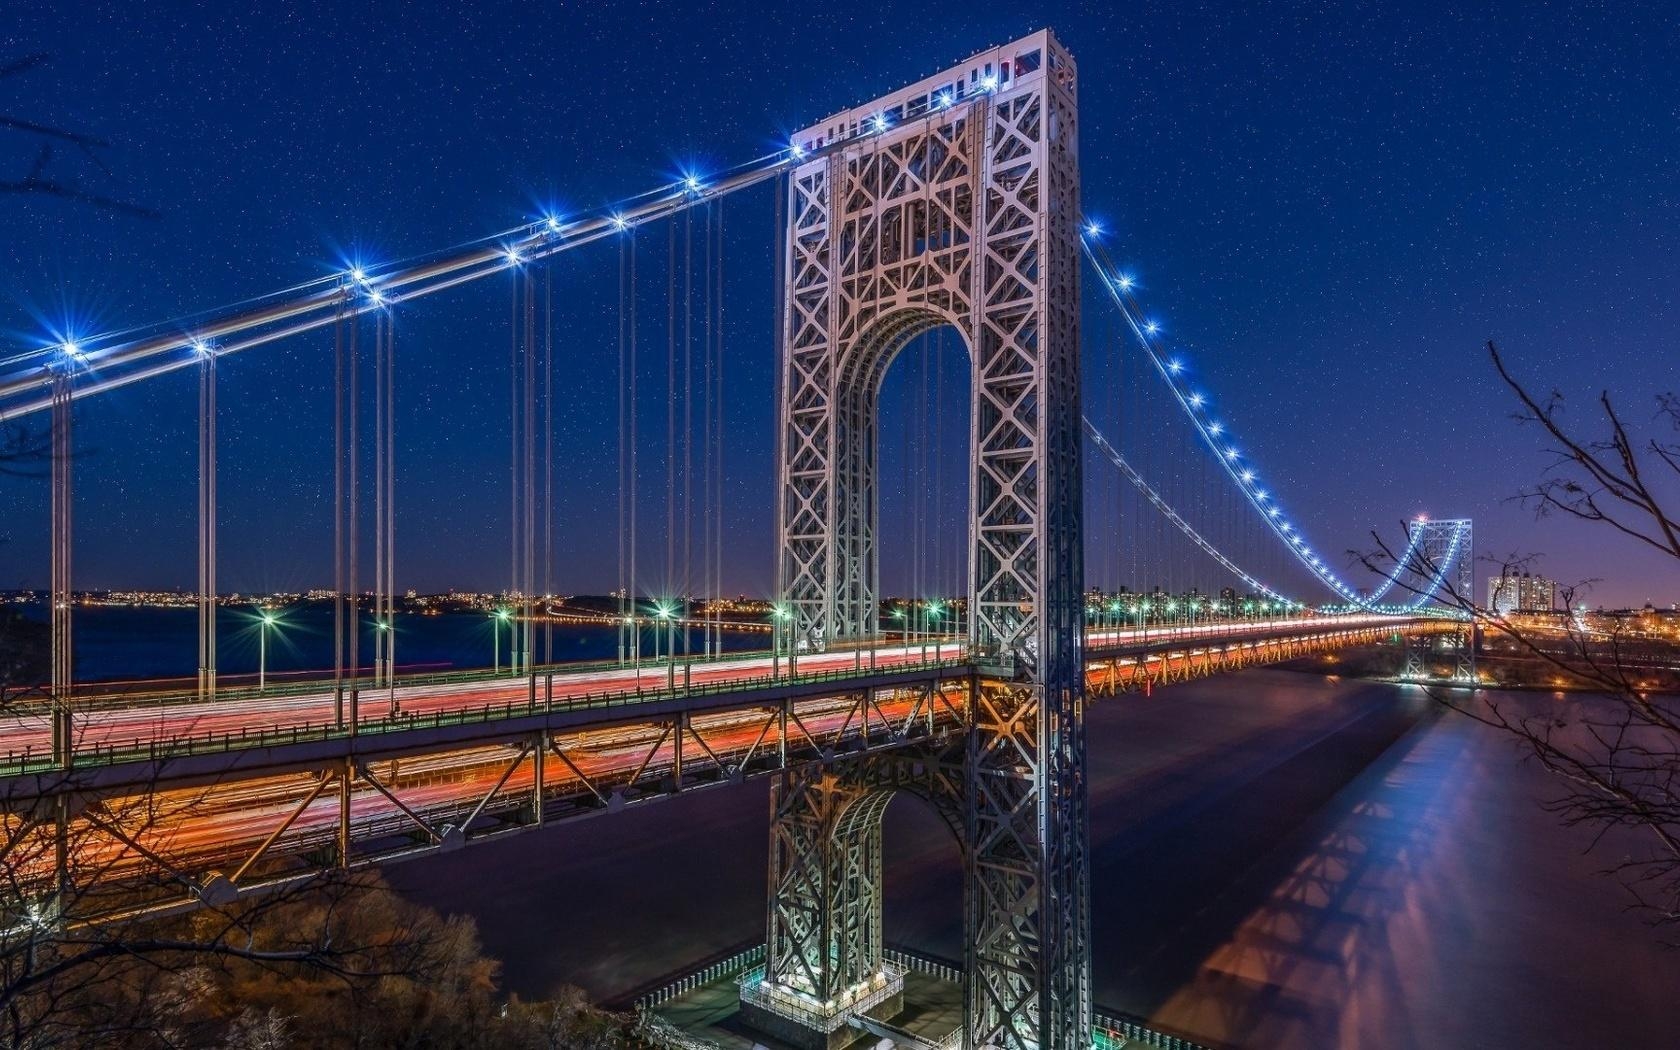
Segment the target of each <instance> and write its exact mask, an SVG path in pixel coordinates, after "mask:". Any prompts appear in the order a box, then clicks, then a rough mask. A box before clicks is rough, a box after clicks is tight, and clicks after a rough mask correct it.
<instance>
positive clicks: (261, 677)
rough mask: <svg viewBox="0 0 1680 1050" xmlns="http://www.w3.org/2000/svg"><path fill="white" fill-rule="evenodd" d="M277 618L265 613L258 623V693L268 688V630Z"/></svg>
mask: <svg viewBox="0 0 1680 1050" xmlns="http://www.w3.org/2000/svg"><path fill="white" fill-rule="evenodd" d="M274 623H275V616H274V614H273V613H271V612H266V611H265V612H263V614H262V616H261V619H260V620H259V621H258V623H257V692H259V693H260V692H262V691H263V690H265V689H267V688H268V629H269V628H270V627H273V626H274Z"/></svg>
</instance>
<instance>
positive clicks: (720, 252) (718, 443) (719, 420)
mask: <svg viewBox="0 0 1680 1050" xmlns="http://www.w3.org/2000/svg"><path fill="white" fill-rule="evenodd" d="M716 207H717V259H716V264H715V265H714V266H713V267H712V271H713V273H714V274H715V275H716V279H717V334H716V336H715V337H714V338H713V340H712V347H713V351H714V352H715V353H716V354H717V412H716V414H715V415H714V416H713V423H714V424H715V426H716V427H717V433H716V435H715V436H714V437H713V440H712V449H713V451H714V454H715V455H716V456H717V472H716V476H717V480H716V482H715V485H716V497H717V518H716V524H715V526H714V527H713V529H712V542H713V543H714V544H715V545H716V547H717V551H716V554H715V556H714V559H713V560H714V563H715V564H716V565H717V585H716V587H715V588H714V589H713V594H714V595H716V596H718V597H722V595H723V512H724V507H725V503H724V500H723V466H724V451H725V449H726V448H727V447H728V443H727V441H726V439H725V435H724V428H723V401H724V386H723V345H724V344H723V299H724V284H723V256H724V249H723V198H722V197H719V198H718V200H717V205H716ZM714 649H715V651H716V652H717V654H718V655H719V656H722V655H723V611H722V610H721V609H720V610H718V614H717V641H716V643H715V645H714Z"/></svg>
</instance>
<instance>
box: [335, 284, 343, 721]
mask: <svg viewBox="0 0 1680 1050" xmlns="http://www.w3.org/2000/svg"><path fill="white" fill-rule="evenodd" d="M345 316H346V313H345V306H344V304H343V303H340V305H339V309H338V316H337V317H336V318H335V319H334V321H333V703H334V708H335V713H336V720H337V721H338V722H340V723H342V722H343V721H344V711H343V707H344V596H345V579H344V538H345V537H344V351H345V346H344V337H345V331H344V325H345Z"/></svg>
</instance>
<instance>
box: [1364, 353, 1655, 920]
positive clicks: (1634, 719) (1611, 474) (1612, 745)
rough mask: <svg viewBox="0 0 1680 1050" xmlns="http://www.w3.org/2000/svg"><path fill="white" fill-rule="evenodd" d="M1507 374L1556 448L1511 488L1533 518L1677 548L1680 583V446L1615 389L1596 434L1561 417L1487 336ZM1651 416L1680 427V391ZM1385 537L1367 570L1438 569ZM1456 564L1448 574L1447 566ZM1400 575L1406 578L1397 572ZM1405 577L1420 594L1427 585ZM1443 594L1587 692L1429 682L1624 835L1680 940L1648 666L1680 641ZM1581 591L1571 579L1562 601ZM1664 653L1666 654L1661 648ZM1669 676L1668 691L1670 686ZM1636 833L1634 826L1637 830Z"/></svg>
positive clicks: (1563, 801)
mask: <svg viewBox="0 0 1680 1050" xmlns="http://www.w3.org/2000/svg"><path fill="white" fill-rule="evenodd" d="M1487 349H1488V354H1489V357H1490V358H1491V360H1492V363H1493V367H1494V369H1495V370H1496V371H1497V372H1498V374H1499V377H1500V379H1501V380H1502V381H1503V382H1504V384H1505V386H1506V387H1507V388H1508V389H1509V390H1510V392H1511V394H1512V395H1513V396H1514V397H1515V399H1516V402H1517V404H1518V409H1517V411H1516V412H1515V413H1514V418H1515V420H1516V421H1517V423H1518V424H1519V425H1521V426H1526V427H1530V428H1537V429H1538V431H1539V433H1540V434H1541V435H1542V437H1543V440H1544V447H1545V449H1546V451H1547V453H1548V454H1549V456H1550V462H1549V463H1548V464H1547V466H1546V469H1545V470H1544V472H1543V474H1542V476H1541V477H1540V479H1539V481H1538V482H1537V483H1535V484H1533V485H1531V486H1529V487H1527V488H1524V489H1523V490H1521V491H1520V492H1518V493H1517V494H1515V495H1514V496H1513V497H1512V498H1513V499H1514V500H1516V501H1518V502H1521V503H1522V504H1524V505H1526V506H1528V507H1530V508H1532V509H1533V510H1534V512H1535V513H1536V515H1537V516H1539V517H1547V516H1563V517H1567V518H1571V519H1575V520H1578V521H1583V522H1588V523H1591V524H1593V525H1598V526H1602V527H1603V528H1604V529H1605V530H1607V531H1608V532H1609V533H1612V534H1614V535H1616V536H1619V537H1621V538H1622V539H1623V540H1625V541H1626V542H1628V543H1630V544H1634V545H1637V546H1639V547H1643V548H1647V549H1654V550H1656V551H1660V552H1661V553H1662V554H1664V555H1666V556H1667V557H1668V558H1670V559H1673V565H1674V568H1675V570H1676V577H1675V579H1676V580H1677V581H1680V519H1677V518H1676V513H1677V511H1676V508H1677V507H1680V492H1677V490H1680V444H1676V443H1675V442H1674V441H1673V440H1672V439H1671V438H1668V437H1666V436H1650V437H1641V436H1638V434H1637V433H1636V430H1635V429H1634V428H1630V426H1629V425H1628V423H1627V422H1626V420H1625V419H1624V418H1623V415H1622V414H1621V413H1620V412H1619V411H1618V410H1617V408H1616V407H1615V405H1614V403H1613V402H1612V399H1611V397H1610V395H1609V394H1608V393H1602V394H1600V395H1599V398H1598V402H1597V405H1598V410H1599V419H1598V422H1597V424H1596V426H1597V427H1599V428H1601V429H1602V431H1603V433H1602V434H1601V435H1600V436H1596V437H1594V436H1587V435H1585V434H1583V433H1582V431H1581V430H1580V429H1579V424H1576V423H1574V422H1573V421H1569V420H1566V419H1565V413H1564V408H1565V401H1564V397H1563V395H1562V394H1561V393H1560V392H1558V391H1555V390H1554V391H1553V392H1551V393H1550V394H1549V395H1547V396H1545V397H1539V396H1536V395H1535V394H1534V393H1533V392H1532V391H1531V390H1530V388H1529V387H1528V386H1526V385H1525V384H1524V383H1523V382H1522V381H1521V380H1520V379H1518V378H1517V377H1516V376H1515V375H1514V374H1513V373H1512V371H1511V369H1510V368H1509V367H1508V366H1507V364H1506V361H1505V359H1504V358H1503V357H1502V356H1501V354H1500V352H1499V348H1498V347H1497V346H1495V345H1494V344H1493V343H1492V342H1489V343H1488V344H1487ZM1655 404H1656V409H1655V412H1654V413H1653V415H1652V417H1651V421H1652V425H1653V427H1654V428H1656V429H1657V430H1658V431H1659V432H1661V431H1663V430H1667V431H1669V432H1670V433H1672V432H1680V399H1676V397H1675V396H1674V395H1673V394H1661V395H1659V396H1658V397H1657V398H1656V399H1655ZM1376 543H1377V549H1376V550H1375V551H1373V552H1369V553H1366V554H1364V555H1362V556H1361V557H1362V560H1363V561H1364V563H1365V565H1366V566H1367V568H1370V569H1372V570H1373V571H1377V572H1398V573H1399V574H1400V576H1401V579H1402V580H1407V579H1412V580H1420V581H1421V580H1432V579H1435V578H1437V577H1438V576H1439V575H1440V573H1439V572H1438V570H1439V569H1440V568H1442V567H1441V566H1436V565H1433V564H1428V563H1427V561H1426V560H1425V559H1423V558H1421V557H1420V556H1419V555H1417V554H1416V553H1408V548H1406V547H1405V545H1404V544H1396V543H1392V542H1389V541H1387V540H1385V538H1384V537H1383V536H1382V535H1381V534H1376ZM1489 561H1491V562H1492V563H1493V564H1495V565H1497V567H1498V570H1499V573H1500V575H1501V576H1502V577H1515V576H1516V575H1517V574H1518V573H1519V572H1522V571H1524V570H1526V569H1527V568H1528V567H1529V564H1530V561H1531V558H1530V557H1525V556H1521V555H1516V554H1512V555H1508V556H1506V557H1503V558H1493V559H1489ZM1447 575H1449V576H1450V575H1451V574H1447ZM1402 586H1406V584H1404V583H1402ZM1408 589H1412V590H1414V593H1416V592H1417V590H1418V589H1419V587H1417V586H1413V587H1410V588H1408ZM1442 591H1443V593H1442V598H1443V600H1444V601H1445V602H1446V603H1447V604H1449V605H1452V606H1454V607H1456V608H1457V609H1458V610H1460V611H1461V612H1462V613H1464V614H1465V615H1467V616H1468V617H1470V618H1471V619H1472V620H1473V622H1474V623H1475V624H1476V626H1477V628H1478V630H1479V632H1480V633H1481V634H1482V636H1483V638H1484V640H1487V641H1491V642H1496V643H1498V644H1499V645H1501V646H1502V647H1504V648H1506V649H1509V650H1512V651H1514V652H1516V653H1517V654H1520V655H1521V656H1522V657H1524V658H1525V659H1526V660H1527V661H1528V662H1530V663H1531V664H1532V665H1533V666H1537V667H1540V668H1544V669H1546V671H1547V673H1548V676H1549V677H1550V679H1551V680H1552V681H1555V682H1556V683H1558V684H1567V685H1570V686H1574V687H1577V688H1581V689H1584V690H1586V691H1588V693H1589V694H1590V695H1587V696H1585V697H1583V698H1580V699H1577V700H1575V701H1573V702H1570V703H1564V704H1559V703H1553V702H1549V701H1548V702H1544V703H1537V702H1535V701H1534V698H1533V697H1509V696H1507V697H1504V698H1500V697H1496V696H1493V695H1491V694H1489V693H1486V692H1475V693H1472V692H1469V691H1465V690H1445V689H1443V690H1433V691H1432V692H1433V693H1434V695H1435V697H1436V699H1437V700H1439V701H1440V702H1441V703H1443V704H1445V705H1447V706H1449V707H1451V708H1452V709H1454V710H1456V711H1458V712H1460V713H1462V714H1464V715H1466V716H1468V717H1470V718H1473V719H1475V720H1476V721H1478V722H1481V723H1482V724H1484V725H1487V726H1491V727H1493V728H1494V729H1497V730H1499V731H1500V732H1502V733H1504V734H1507V735H1508V736H1510V737H1511V738H1513V739H1514V740H1516V741H1517V742H1518V743H1519V744H1520V746H1521V747H1522V749H1523V750H1524V751H1525V752H1526V753H1527V754H1529V755H1531V756H1532V758H1533V759H1534V760H1535V761H1537V762H1538V763H1539V764H1540V765H1541V766H1542V767H1543V768H1544V769H1545V770H1546V771H1547V772H1549V773H1551V774H1553V775H1554V776H1556V777H1557V778H1558V782H1559V783H1560V784H1561V785H1562V788H1561V791H1560V792H1559V793H1558V794H1557V796H1556V797H1554V798H1553V799H1551V800H1550V801H1549V802H1547V806H1548V808H1549V809H1550V810H1551V811H1552V812H1554V813H1556V814H1557V815H1558V816H1559V817H1560V818H1561V819H1562V821H1563V822H1564V823H1565V824H1566V825H1570V826H1579V827H1585V828H1588V829H1590V830H1591V831H1592V832H1593V839H1592V842H1593V846H1594V848H1598V847H1599V846H1600V845H1601V844H1602V843H1603V842H1604V840H1605V838H1606V836H1610V835H1613V834H1614V835H1615V837H1616V845H1615V846H1614V847H1611V848H1609V850H1608V852H1610V853H1612V854H1614V859H1612V860H1611V861H1610V863H1609V865H1608V867H1607V868H1606V869H1605V870H1606V873H1607V874H1610V875H1613V876H1615V877H1617V878H1618V879H1619V880H1620V881H1621V882H1622V883H1623V884H1624V885H1625V886H1626V887H1627V888H1628V890H1629V892H1630V893H1631V894H1632V901H1633V906H1634V907H1635V908H1636V909H1637V910H1639V911H1640V912H1641V913H1642V914H1643V916H1644V917H1645V918H1646V920H1647V921H1648V922H1650V923H1651V924H1652V925H1653V926H1655V927H1657V928H1659V929H1660V930H1661V931H1663V932H1662V935H1663V937H1664V939H1665V940H1673V939H1675V938H1680V698H1677V697H1676V696H1675V695H1674V694H1673V692H1672V690H1673V688H1674V682H1673V680H1672V678H1670V679H1668V680H1666V681H1665V680H1663V679H1662V677H1661V672H1660V670H1654V669H1653V664H1654V663H1660V662H1666V663H1667V664H1668V665H1669V666H1670V667H1672V665H1673V663H1674V655H1675V651H1676V646H1675V645H1674V643H1673V642H1672V641H1669V642H1666V643H1664V642H1662V641H1660V640H1653V639H1651V638H1648V637H1643V636H1641V635H1642V632H1639V631H1636V630H1635V629H1634V628H1633V627H1632V625H1631V622H1630V621H1629V620H1627V619H1616V620H1604V619H1596V620H1593V621H1587V620H1583V619H1580V618H1577V617H1574V616H1564V617H1562V618H1561V619H1560V620H1557V621H1556V622H1553V623H1549V624H1548V623H1539V622H1536V621H1535V620H1534V619H1533V618H1525V617H1520V616H1507V615H1502V614H1501V613H1499V612H1498V611H1496V610H1494V609H1490V608H1487V607H1486V606H1485V605H1483V604H1480V603H1478V602H1477V601H1476V596H1475V595H1474V594H1461V593H1458V591H1457V589H1456V587H1454V586H1452V585H1451V582H1450V581H1448V583H1447V584H1446V585H1445V586H1443V588H1442ZM1578 593H1579V592H1578V590H1577V588H1575V587H1565V588H1564V592H1563V597H1564V602H1565V608H1566V609H1571V608H1574V607H1575V606H1576V599H1577V596H1578ZM1653 657H1661V658H1663V659H1662V660H1653ZM1665 686H1666V689H1667V690H1668V692H1666V693H1665V692H1664V691H1663V688H1664V687H1665ZM1629 832H1631V834H1628V833H1629Z"/></svg>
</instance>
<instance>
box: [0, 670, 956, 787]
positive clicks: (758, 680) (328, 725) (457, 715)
mask: <svg viewBox="0 0 1680 1050" xmlns="http://www.w3.org/2000/svg"><path fill="white" fill-rule="evenodd" d="M967 666H968V661H967V658H966V657H949V658H943V659H924V660H919V661H916V662H912V663H902V664H894V665H892V666H890V667H888V668H885V669H879V670H870V669H868V668H867V667H866V668H865V669H864V670H862V671H860V670H858V669H856V668H843V669H840V670H835V671H816V672H806V673H793V674H783V675H779V676H776V677H770V676H768V675H762V674H760V675H743V676H739V677H732V678H727V679H723V680H721V681H712V682H705V683H699V684H689V685H683V686H680V687H678V688H676V689H656V690H648V689H646V688H645V687H643V686H642V685H641V684H640V683H635V684H634V685H633V687H631V688H625V689H616V690H615V689H603V690H600V691H594V690H591V691H589V692H586V693H583V694H572V695H568V696H562V697H556V696H554V695H553V682H554V677H555V676H554V675H553V674H552V673H550V674H548V675H546V676H543V679H544V680H543V689H542V691H541V692H539V691H538V686H537V682H538V679H537V677H535V676H533V677H530V678H528V679H526V684H527V696H526V698H525V699H522V700H506V701H503V702H501V703H487V704H481V705H477V706H472V707H457V708H451V709H449V710H445V711H435V712H429V713H424V714H404V713H401V712H399V713H398V714H397V715H396V716H395V717H390V716H387V717H383V718H377V719H364V718H362V717H360V715H359V714H358V717H357V719H356V721H354V722H349V721H344V722H340V721H337V720H332V721H326V722H310V721H305V722H301V723H296V724H292V725H285V726H275V725H264V726H242V727H240V729H239V730H237V731H234V730H224V731H221V732H211V733H204V734H197V735H192V734H177V735H173V736H169V737H158V736H155V735H154V736H144V737H142V736H135V737H132V738H129V739H126V740H121V741H112V740H97V741H92V742H89V743H85V744H82V745H79V746H77V747H76V748H75V749H74V752H73V764H74V765H78V766H86V765H115V764H117V763H122V762H143V761H150V762H159V761H164V760H167V759H174V758H185V757H191V756H194V755H203V754H214V753H221V752H228V751H238V750H246V749H251V748H260V747H273V746H276V745H281V744H299V743H306V742H314V741H323V740H333V739H347V738H350V737H353V736H371V735H376V734H385V733H401V732H410V731H413V730H417V729H435V728H441V727H445V726H456V725H473V724H482V723H488V722H496V721H505V720H509V719H513V718H522V717H530V716H536V715H546V714H553V713H556V712H560V713H565V712H574V711H583V710H604V709H613V708H624V707H633V706H637V705H641V704H651V703H657V702H662V701H670V700H685V699H696V698H702V697H708V696H720V695H727V694H729V693H736V692H745V691H748V690H759V689H764V688H774V687H778V686H806V685H822V684H826V683H834V684H844V683H847V682H853V681H859V680H864V679H867V678H870V677H872V676H874V675H876V674H880V673H896V672H916V671H943V670H955V669H958V668H966V667H967ZM385 691H386V690H385V689H380V690H378V692H376V693H374V694H373V697H372V698H371V700H372V702H373V703H375V704H377V703H378V702H379V693H383V692H385ZM369 700H370V698H369V697H367V696H365V695H363V696H359V697H358V698H357V702H356V704H355V705H353V706H358V707H359V706H360V705H361V704H363V703H368V702H369ZM346 705H347V706H352V705H351V704H350V701H349V699H348V698H346ZM52 767H53V757H52V754H51V753H50V750H49V749H48V748H44V747H36V746H35V745H29V746H26V747H24V748H22V749H16V750H7V751H6V752H4V753H0V775H10V774H18V773H30V772H36V771H40V770H46V769H50V768H52Z"/></svg>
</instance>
